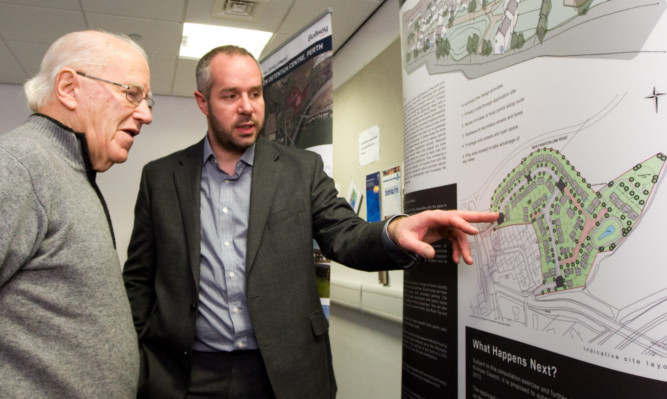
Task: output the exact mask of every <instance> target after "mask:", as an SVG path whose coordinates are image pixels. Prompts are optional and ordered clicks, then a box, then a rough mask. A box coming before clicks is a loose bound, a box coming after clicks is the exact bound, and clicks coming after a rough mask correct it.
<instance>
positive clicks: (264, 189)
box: [246, 137, 281, 274]
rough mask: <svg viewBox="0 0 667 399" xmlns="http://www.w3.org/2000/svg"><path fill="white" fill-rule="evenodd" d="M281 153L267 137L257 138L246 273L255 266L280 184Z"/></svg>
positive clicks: (251, 191)
mask: <svg viewBox="0 0 667 399" xmlns="http://www.w3.org/2000/svg"><path fill="white" fill-rule="evenodd" d="M279 155H280V154H279V152H278V151H276V150H275V148H273V146H271V145H270V143H269V142H267V141H266V139H263V138H261V137H260V138H259V139H258V140H257V145H256V147H255V161H254V164H253V167H252V188H251V190H250V216H249V221H248V248H247V253H246V274H247V273H249V272H250V270H251V269H252V267H253V264H254V261H255V255H257V250H258V249H259V245H260V243H261V241H262V235H263V234H264V228H265V226H266V221H267V218H268V216H269V211H270V210H271V204H272V203H273V193H274V191H275V189H276V187H277V186H278V184H280V176H281V165H280V163H279V162H277V161H278V157H279Z"/></svg>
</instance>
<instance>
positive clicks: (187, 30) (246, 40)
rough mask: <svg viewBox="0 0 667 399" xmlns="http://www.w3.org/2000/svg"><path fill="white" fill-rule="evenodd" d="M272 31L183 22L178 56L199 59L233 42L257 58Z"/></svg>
mask: <svg viewBox="0 0 667 399" xmlns="http://www.w3.org/2000/svg"><path fill="white" fill-rule="evenodd" d="M272 35H273V33H271V32H262V31H258V30H250V29H240V28H227V27H224V26H215V25H202V24H192V23H188V22H186V23H184V24H183V39H182V40H181V51H180V53H179V56H180V57H183V58H194V59H199V58H201V57H202V56H203V55H204V54H206V53H208V52H209V51H210V50H212V49H213V48H215V47H218V46H224V45H226V44H233V45H236V46H240V47H243V48H245V49H246V50H248V51H249V52H250V53H251V54H252V55H254V56H255V58H257V59H259V56H260V55H261V54H262V50H264V47H265V46H266V44H267V43H268V42H269V39H271V36H272Z"/></svg>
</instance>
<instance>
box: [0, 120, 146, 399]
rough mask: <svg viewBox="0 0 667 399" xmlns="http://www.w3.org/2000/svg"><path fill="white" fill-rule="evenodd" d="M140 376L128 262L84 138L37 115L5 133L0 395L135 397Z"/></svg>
mask: <svg viewBox="0 0 667 399" xmlns="http://www.w3.org/2000/svg"><path fill="white" fill-rule="evenodd" d="M89 171H90V170H89ZM138 376H139V353H138V345H137V338H136V333H135V330H134V327H133V324H132V316H131V313H130V306H129V302H128V300H127V297H126V294H125V289H124V287H123V282H122V278H121V269H120V265H119V263H118V257H117V254H116V251H115V249H114V245H113V241H112V234H111V233H110V226H109V224H108V222H107V217H106V215H105V210H104V208H103V206H102V202H101V200H100V197H98V195H97V193H96V192H95V189H94V188H93V186H92V185H91V182H90V181H89V180H88V177H87V174H86V163H85V162H84V158H83V156H82V146H81V142H80V141H79V140H78V139H77V137H76V135H75V133H73V132H72V131H71V130H69V129H67V128H66V127H64V126H62V125H59V124H57V123H55V122H54V121H52V120H50V119H48V118H46V117H44V116H40V115H32V116H31V117H30V118H29V119H28V121H27V122H26V123H25V124H24V125H22V126H20V127H18V128H17V129H15V130H13V131H11V132H9V133H6V134H4V135H0V398H133V397H135V395H136V388H137V382H138Z"/></svg>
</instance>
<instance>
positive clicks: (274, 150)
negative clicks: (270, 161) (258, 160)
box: [257, 137, 319, 161]
mask: <svg viewBox="0 0 667 399" xmlns="http://www.w3.org/2000/svg"><path fill="white" fill-rule="evenodd" d="M257 151H262V152H265V153H267V154H269V155H275V156H276V157H287V158H293V159H297V160H302V161H313V160H315V159H317V158H318V157H319V155H318V154H317V153H315V152H313V151H309V150H304V149H301V148H296V147H288V146H286V145H284V144H281V143H278V142H275V141H270V140H268V139H265V138H263V137H260V138H259V139H258V140H257Z"/></svg>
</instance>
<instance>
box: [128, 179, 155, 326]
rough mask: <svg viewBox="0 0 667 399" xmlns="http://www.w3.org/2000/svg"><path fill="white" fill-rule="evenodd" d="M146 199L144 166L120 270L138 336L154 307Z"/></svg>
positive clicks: (152, 243) (152, 250) (152, 234)
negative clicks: (125, 258) (131, 228)
mask: <svg viewBox="0 0 667 399" xmlns="http://www.w3.org/2000/svg"><path fill="white" fill-rule="evenodd" d="M150 197H151V192H150V190H149V181H148V177H147V168H146V167H144V169H143V171H142V175H141V183H140V186H139V194H138V196H137V202H136V205H135V208H134V228H133V230H132V236H131V239H130V244H129V246H128V249H127V261H126V262H125V266H124V268H123V279H124V281H125V289H126V291H127V295H128V297H129V299H130V304H131V305H132V318H133V320H134V326H135V328H136V329H137V333H139V334H140V335H141V333H142V331H143V330H144V326H145V325H146V321H147V319H148V318H149V317H150V314H151V312H152V309H153V307H154V304H155V269H156V247H155V232H154V230H153V223H152V221H151V214H152V213H151V198H150Z"/></svg>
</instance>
